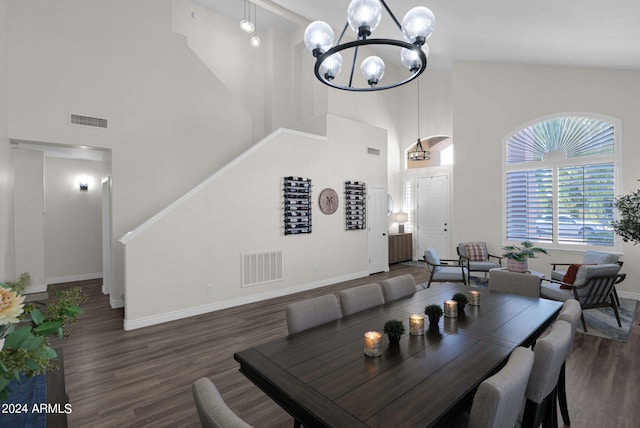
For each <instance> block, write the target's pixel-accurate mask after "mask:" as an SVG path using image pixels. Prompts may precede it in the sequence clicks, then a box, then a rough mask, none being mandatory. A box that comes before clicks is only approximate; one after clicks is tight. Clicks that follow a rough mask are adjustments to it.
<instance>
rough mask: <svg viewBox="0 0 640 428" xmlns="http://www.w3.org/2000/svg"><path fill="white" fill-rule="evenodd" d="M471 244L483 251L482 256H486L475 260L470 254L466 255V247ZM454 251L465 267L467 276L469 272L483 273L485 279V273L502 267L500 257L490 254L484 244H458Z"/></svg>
mask: <svg viewBox="0 0 640 428" xmlns="http://www.w3.org/2000/svg"><path fill="white" fill-rule="evenodd" d="M473 244H475V245H480V246H481V247H482V248H483V249H484V254H485V255H486V256H485V257H484V259H482V260H475V259H473V258H472V257H471V255H470V254H467V250H466V246H467V245H473ZM456 251H457V252H458V256H459V257H460V263H461V264H463V265H465V266H466V267H467V271H468V272H469V274H471V272H484V275H485V277H486V276H487V272H489V271H490V270H491V269H495V268H501V267H502V257H500V256H495V255H493V254H490V253H489V250H488V248H487V243H486V242H460V243H459V244H458V246H457V247H456Z"/></svg>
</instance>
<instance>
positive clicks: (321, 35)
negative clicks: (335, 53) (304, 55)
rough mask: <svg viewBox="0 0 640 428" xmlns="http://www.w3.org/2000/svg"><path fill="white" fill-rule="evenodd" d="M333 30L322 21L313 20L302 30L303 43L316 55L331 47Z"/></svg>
mask: <svg viewBox="0 0 640 428" xmlns="http://www.w3.org/2000/svg"><path fill="white" fill-rule="evenodd" d="M332 44H333V30H332V29H331V26H330V25H329V24H327V23H326V22H324V21H313V22H312V23H311V24H309V25H308V26H307V28H306V29H305V30H304V45H305V46H306V47H307V49H308V50H309V52H311V53H312V54H313V55H314V56H318V55H320V54H322V53H324V52H326V51H327V50H329V49H330V48H331V45H332Z"/></svg>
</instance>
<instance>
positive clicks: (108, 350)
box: [57, 265, 640, 428]
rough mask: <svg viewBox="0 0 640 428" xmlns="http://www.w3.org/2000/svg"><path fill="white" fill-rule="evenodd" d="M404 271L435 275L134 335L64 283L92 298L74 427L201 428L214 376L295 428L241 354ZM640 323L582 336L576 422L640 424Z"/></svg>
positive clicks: (78, 337)
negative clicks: (293, 312) (624, 332)
mask: <svg viewBox="0 0 640 428" xmlns="http://www.w3.org/2000/svg"><path fill="white" fill-rule="evenodd" d="M404 273H412V274H413V275H414V276H415V277H416V282H418V283H420V282H424V281H425V280H426V279H427V272H426V270H425V269H423V268H416V267H409V266H404V265H392V266H391V271H390V272H389V273H382V274H376V275H372V276H370V277H367V278H361V279H358V280H353V281H348V282H344V283H340V284H336V285H332V286H329V287H324V288H321V289H317V290H312V291H308V292H304V293H298V294H295V295H290V296H286V297H282V298H277V299H271V300H268V301H264V302H259V303H253V304H249V305H244V306H241V307H236V308H231V309H226V310H222V311H218V312H214V313H210V314H205V315H201V316H196V317H192V318H188V319H184V320H179V321H174V322H170V323H165V324H162V325H158V326H151V327H146V328H142V329H138V330H133V331H124V330H123V329H122V323H123V311H122V310H113V309H110V307H109V303H108V297H107V296H103V295H102V293H101V291H100V288H101V282H100V281H85V282H82V283H79V284H78V283H69V284H61V285H60V286H57V287H67V286H71V285H82V286H83V288H84V289H85V291H86V293H87V294H89V295H90V301H89V302H87V303H86V304H85V305H84V307H85V309H86V313H85V314H84V315H83V316H82V317H81V319H80V321H79V322H78V323H77V324H76V325H74V326H73V327H72V333H71V336H70V337H69V338H68V339H65V340H64V341H62V346H63V347H64V358H65V375H66V385H67V392H68V394H69V397H70V402H71V405H72V413H71V414H69V415H68V423H69V427H71V428H84V427H92V428H93V427H198V426H199V422H198V417H197V414H196V409H195V405H194V404H193V398H192V395H191V383H192V382H193V381H194V380H196V379H197V378H199V377H201V376H207V377H209V378H211V379H212V380H213V381H214V382H215V383H216V385H217V386H218V388H219V389H220V391H221V393H222V395H223V397H224V399H225V400H226V401H227V404H229V406H230V407H231V408H232V409H233V410H234V411H235V412H236V413H238V415H240V416H241V417H242V418H243V419H245V420H246V421H247V422H248V423H250V424H252V425H254V426H256V427H287V428H290V427H291V426H292V425H293V420H292V418H291V417H290V416H289V415H288V414H287V413H286V412H284V411H283V410H281V409H280V407H278V406H277V405H276V404H275V403H274V402H272V401H271V400H270V399H269V398H268V397H267V396H266V395H264V394H263V393H262V391H260V390H259V389H258V388H257V387H256V386H254V385H253V384H252V383H251V382H250V381H248V380H247V379H246V378H245V377H244V376H243V375H242V374H241V373H239V372H238V364H237V363H236V362H235V360H234V359H233V353H234V352H237V351H240V350H243V349H246V348H249V347H251V346H254V345H257V344H259V343H264V342H268V341H270V340H271V339H274V338H277V337H282V336H284V335H286V334H287V328H286V322H285V317H284V308H285V306H286V305H287V304H288V303H290V302H293V301H297V300H300V299H302V298H306V297H311V296H316V295H321V294H326V293H329V292H332V293H337V292H338V291H339V290H341V289H344V288H348V287H352V286H354V285H359V284H364V283H367V282H375V281H378V280H381V279H384V278H387V277H389V276H396V275H400V274H404ZM437 286H438V284H437V283H436V284H433V285H432V287H437ZM638 319H639V316H638V313H636V317H635V322H634V326H633V328H632V329H631V335H630V338H629V342H627V343H626V344H623V343H619V342H614V341H610V340H605V339H600V338H596V337H594V336H588V335H584V334H578V335H577V338H576V343H575V346H574V351H573V354H572V356H571V358H570V359H569V362H568V364H567V389H568V402H569V412H570V415H571V418H572V427H574V428H575V427H578V428H590V427H594V428H595V427H598V428H603V427H621V428H624V427H630V428H631V427H634V428H635V427H637V426H638V421H640V406H638V401H639V398H640V391H639V390H638V389H639V388H640V358H638V357H637V355H638V351H639V350H640V326H638ZM399 423H400V422H399ZM399 426H401V424H400V425H399Z"/></svg>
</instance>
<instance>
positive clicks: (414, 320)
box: [409, 314, 424, 336]
mask: <svg viewBox="0 0 640 428" xmlns="http://www.w3.org/2000/svg"><path fill="white" fill-rule="evenodd" d="M409 333H411V334H413V335H414V336H422V335H423V334H424V316H423V315H419V314H414V315H411V316H410V317H409Z"/></svg>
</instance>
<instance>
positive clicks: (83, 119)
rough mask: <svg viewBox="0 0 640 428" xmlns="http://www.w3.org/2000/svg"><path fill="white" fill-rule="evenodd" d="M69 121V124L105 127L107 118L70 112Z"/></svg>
mask: <svg viewBox="0 0 640 428" xmlns="http://www.w3.org/2000/svg"><path fill="white" fill-rule="evenodd" d="M69 123H70V124H71V125H82V126H93V127H94V128H107V119H101V118H99V117H91V116H81V115H79V114H73V113H72V114H70V115H69Z"/></svg>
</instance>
